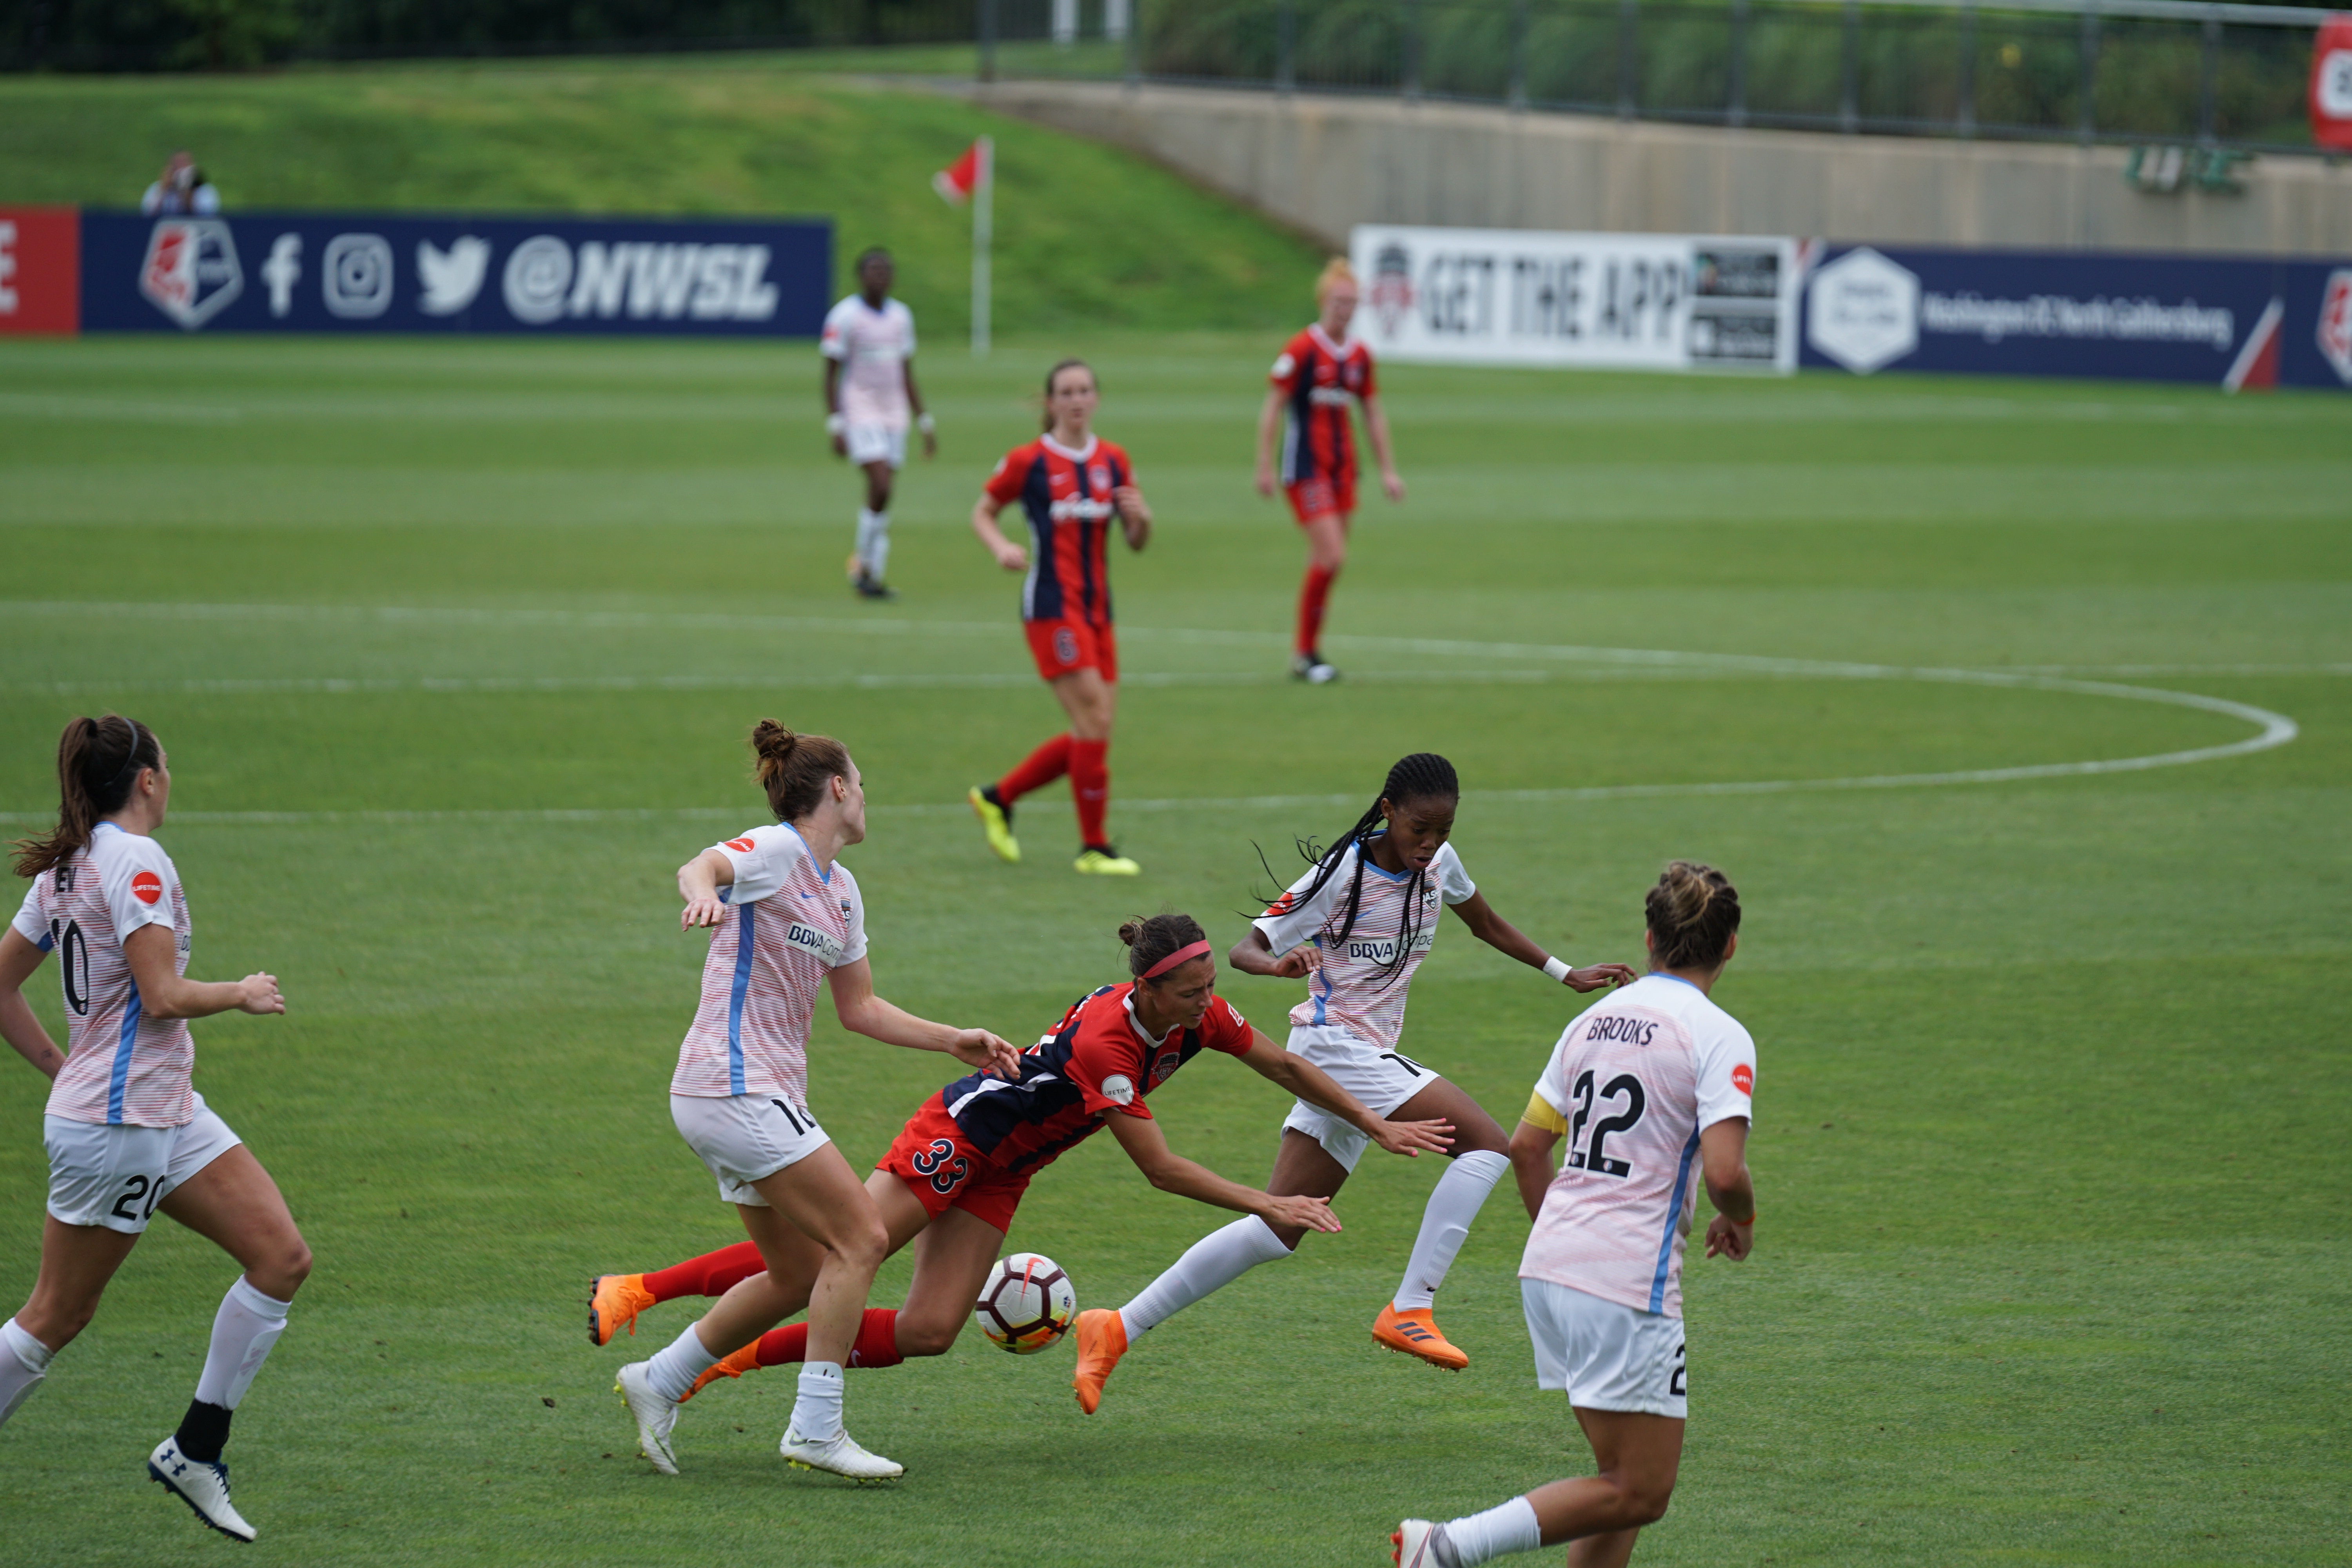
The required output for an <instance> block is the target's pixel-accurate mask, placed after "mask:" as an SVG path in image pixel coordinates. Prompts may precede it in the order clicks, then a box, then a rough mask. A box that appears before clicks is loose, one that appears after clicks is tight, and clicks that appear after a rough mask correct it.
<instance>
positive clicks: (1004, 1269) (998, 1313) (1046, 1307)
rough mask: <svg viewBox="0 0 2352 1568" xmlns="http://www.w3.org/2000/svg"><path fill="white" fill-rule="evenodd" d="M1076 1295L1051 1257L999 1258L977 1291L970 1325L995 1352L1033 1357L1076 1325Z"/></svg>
mask: <svg viewBox="0 0 2352 1568" xmlns="http://www.w3.org/2000/svg"><path fill="white" fill-rule="evenodd" d="M1077 1316H1078V1292H1077V1290H1076V1288H1075V1287H1073V1286H1072V1285H1071V1284H1070V1277H1069V1276H1068V1275H1067V1274H1065V1273H1063V1272H1062V1266H1061V1265H1060V1264H1058V1263H1055V1261H1054V1260H1053V1259H1052V1258H1046V1257H1044V1256H1042V1255H1040V1254H1038V1253H1034V1252H1015V1253H1013V1254H1012V1255H1011V1256H1009V1257H1005V1258H998V1259H997V1260H996V1266H995V1267H994V1268H991V1269H990V1270H989V1271H988V1282H987V1283H986V1284H984V1285H982V1287H981V1288H980V1300H979V1301H977V1302H976V1303H974V1305H973V1307H972V1310H971V1321H973V1322H975V1323H977V1324H979V1325H980V1331H981V1332H982V1333H983V1334H986V1335H987V1336H988V1338H989V1342H991V1343H992V1344H994V1345H995V1346H996V1347H997V1348H998V1349H1000V1350H1008V1351H1011V1352H1013V1354H1014V1355H1034V1354H1035V1353H1036V1352H1039V1351H1042V1350H1044V1349H1045V1348H1046V1347H1047V1346H1048V1345H1051V1344H1054V1343H1055V1342H1058V1341H1059V1340H1060V1339H1061V1337H1062V1336H1063V1335H1064V1334H1066V1333H1068V1332H1069V1331H1070V1325H1071V1324H1072V1323H1074V1322H1076V1321H1077Z"/></svg>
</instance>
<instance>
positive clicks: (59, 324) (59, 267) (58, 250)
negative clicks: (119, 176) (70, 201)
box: [0, 207, 81, 333]
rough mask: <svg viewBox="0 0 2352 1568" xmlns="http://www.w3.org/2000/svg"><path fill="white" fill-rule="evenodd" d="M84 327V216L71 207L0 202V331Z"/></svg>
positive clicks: (79, 328) (41, 330) (76, 329)
mask: <svg viewBox="0 0 2352 1568" xmlns="http://www.w3.org/2000/svg"><path fill="white" fill-rule="evenodd" d="M80 330H81V219H80V216H79V214H78V213H77V212H76V211H75V210H74V209H73V208H72V207H0V332H64V333H72V332H77V331H80Z"/></svg>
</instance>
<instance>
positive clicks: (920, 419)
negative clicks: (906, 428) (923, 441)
mask: <svg viewBox="0 0 2352 1568" xmlns="http://www.w3.org/2000/svg"><path fill="white" fill-rule="evenodd" d="M915 428H916V429H918V430H920V431H921V432H922V433H923V434H924V435H926V436H928V435H929V434H930V433H931V432H932V431H934V430H936V429H938V428H939V426H937V425H935V424H933V423H932V422H931V416H929V415H928V414H918V415H916V416H915Z"/></svg>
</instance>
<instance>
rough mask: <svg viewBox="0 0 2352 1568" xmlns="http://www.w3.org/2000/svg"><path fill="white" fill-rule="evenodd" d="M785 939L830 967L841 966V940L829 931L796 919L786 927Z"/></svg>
mask: <svg viewBox="0 0 2352 1568" xmlns="http://www.w3.org/2000/svg"><path fill="white" fill-rule="evenodd" d="M784 941H785V942H787V943H789V944H790V945H792V946H793V947H796V948H799V949H800V950H801V951H802V952H805V953H808V954H810V955H811V956H813V957H814V958H815V959H817V960H818V961H819V962H820V963H824V966H825V967H826V968H828V969H834V968H838V967H839V966H840V963H841V951H842V949H841V940H840V939H839V938H838V937H835V936H834V935H832V934H830V933H829V932H826V931H819V930H817V929H816V928H815V927H814V926H804V925H803V924H801V922H800V921H793V922H792V923H791V924H790V925H788V926H786V927H785V928H784Z"/></svg>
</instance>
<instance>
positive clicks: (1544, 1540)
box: [1389, 1408, 1684, 1568]
mask: <svg viewBox="0 0 2352 1568" xmlns="http://www.w3.org/2000/svg"><path fill="white" fill-rule="evenodd" d="M1576 1420H1577V1424H1578V1425H1579V1426H1582V1427H1583V1428H1584V1436H1585V1440H1586V1441H1587V1442H1589V1443H1591V1445H1592V1454H1593V1458H1594V1460H1595V1461H1596V1462H1597V1463H1598V1465H1599V1467H1600V1472H1601V1473H1600V1474H1598V1475H1594V1476H1586V1477H1582V1478H1580V1479H1575V1480H1560V1481H1554V1482H1552V1483H1551V1484H1550V1485H1549V1486H1542V1487H1538V1488H1537V1489H1535V1490H1533V1491H1531V1492H1528V1493H1527V1494H1526V1495H1525V1496H1523V1497H1515V1498H1513V1499H1511V1500H1509V1501H1508V1502H1505V1503H1501V1504H1498V1505H1497V1506H1496V1507H1494V1508H1490V1509H1488V1510H1486V1511H1485V1512H1484V1513H1474V1514H1465V1515H1464V1516H1463V1517H1462V1518H1460V1519H1455V1520H1449V1521H1446V1522H1444V1523H1443V1524H1438V1523H1433V1522H1432V1521H1429V1520H1426V1519H1409V1520H1406V1521H1404V1523H1403V1524H1402V1525H1400V1526H1399V1527H1398V1528H1397V1529H1396V1531H1394V1532H1392V1533H1391V1535H1390V1536H1389V1541H1390V1542H1391V1545H1392V1546H1393V1547H1394V1548H1395V1553H1396V1558H1395V1560H1396V1561H1397V1562H1399V1563H1406V1564H1409V1568H1473V1565H1474V1564H1475V1563H1485V1562H1487V1561H1489V1560H1491V1559H1493V1558H1496V1557H1502V1556H1506V1555H1508V1554H1510V1553H1512V1552H1533V1551H1536V1550H1537V1549H1538V1547H1544V1546H1557V1545H1559V1543H1560V1542H1563V1541H1566V1542H1573V1544H1572V1545H1570V1547H1569V1549H1568V1568H1624V1565H1625V1563H1626V1560H1627V1559H1629V1558H1631V1557H1632V1556H1633V1545H1634V1542H1636V1541H1638V1540H1639V1539H1640V1537H1641V1533H1642V1527H1643V1525H1645V1524H1652V1523H1654V1522H1656V1521H1658V1520H1660V1519H1663V1518H1664V1517H1665V1512H1666V1504H1667V1502H1668V1501H1669V1500H1671V1499H1672V1498H1673V1496H1674V1491H1675V1473H1676V1472H1677V1471H1678V1470H1679V1469H1680V1468H1681V1466H1682V1453H1683V1426H1684V1423H1683V1421H1682V1420H1681V1418H1680V1417H1678V1416H1672V1415H1637V1414H1633V1413H1632V1412H1627V1411H1617V1410H1586V1409H1582V1408H1579V1409H1578V1410H1577V1411H1576Z"/></svg>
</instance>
